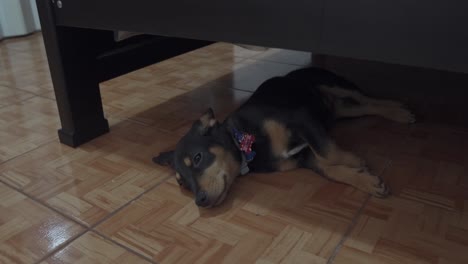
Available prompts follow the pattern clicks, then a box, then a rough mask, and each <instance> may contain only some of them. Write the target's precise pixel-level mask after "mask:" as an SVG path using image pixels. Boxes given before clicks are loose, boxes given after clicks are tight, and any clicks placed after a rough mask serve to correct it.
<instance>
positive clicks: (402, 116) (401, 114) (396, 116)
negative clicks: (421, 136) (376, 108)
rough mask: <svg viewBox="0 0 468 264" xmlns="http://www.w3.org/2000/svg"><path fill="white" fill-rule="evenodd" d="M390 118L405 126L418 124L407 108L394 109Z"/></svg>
mask: <svg viewBox="0 0 468 264" xmlns="http://www.w3.org/2000/svg"><path fill="white" fill-rule="evenodd" d="M388 116H389V117H390V118H391V119H393V120H394V121H396V122H399V123H404V124H412V123H414V122H416V117H415V116H414V114H413V113H411V111H410V110H408V109H406V108H402V107H399V108H393V109H392V110H391V111H390V113H389V114H388Z"/></svg>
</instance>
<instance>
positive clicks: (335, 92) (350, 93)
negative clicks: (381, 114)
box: [319, 86, 403, 107]
mask: <svg viewBox="0 0 468 264" xmlns="http://www.w3.org/2000/svg"><path fill="white" fill-rule="evenodd" d="M319 89H320V91H321V92H323V93H325V94H327V95H331V96H335V97H338V98H343V97H351V98H353V99H354V100H356V101H358V102H360V103H361V104H373V105H375V106H386V107H402V106H403V105H402V104H401V103H400V102H397V101H392V100H381V99H374V98H371V97H368V96H365V95H363V94H361V93H360V92H358V91H354V90H349V89H344V88H340V87H336V86H334V87H329V86H321V87H320V88H319Z"/></svg>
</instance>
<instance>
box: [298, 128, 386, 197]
mask: <svg viewBox="0 0 468 264" xmlns="http://www.w3.org/2000/svg"><path fill="white" fill-rule="evenodd" d="M300 128H301V130H300V131H301V132H302V134H301V135H302V137H303V138H304V140H305V141H306V142H307V143H308V144H309V148H310V150H311V151H310V154H309V156H308V157H306V158H305V161H303V163H302V164H301V167H305V168H310V169H313V170H315V171H316V172H317V173H319V174H321V175H322V176H324V177H327V178H330V179H332V180H335V181H338V182H342V183H346V184H349V185H352V186H354V187H356V188H358V189H360V190H362V191H365V192H368V193H371V194H373V195H375V196H378V197H385V196H387V195H388V193H389V189H388V187H387V186H386V185H385V183H384V182H383V181H382V179H380V178H379V177H377V176H374V175H372V174H371V173H369V171H368V170H367V167H366V166H365V163H364V161H363V160H362V159H361V158H359V157H357V156H356V155H354V154H353V153H351V152H348V151H345V150H343V149H341V148H340V147H338V146H337V145H336V144H335V143H334V141H333V140H332V139H331V138H330V137H329V136H328V134H327V132H326V131H325V129H323V128H322V127H321V126H319V125H318V124H316V123H315V124H314V123H313V122H311V123H304V124H302V126H301V127H300Z"/></svg>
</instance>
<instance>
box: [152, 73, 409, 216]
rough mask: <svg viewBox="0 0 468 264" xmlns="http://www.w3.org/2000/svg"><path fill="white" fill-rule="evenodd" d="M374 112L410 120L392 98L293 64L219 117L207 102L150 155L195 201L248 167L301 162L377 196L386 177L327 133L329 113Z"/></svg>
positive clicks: (222, 191) (213, 196)
mask: <svg viewBox="0 0 468 264" xmlns="http://www.w3.org/2000/svg"><path fill="white" fill-rule="evenodd" d="M365 115H378V116H382V117H384V118H387V119H390V120H393V121H397V122H402V123H412V122H414V121H415V119H414V116H413V115H412V114H411V112H410V111H408V110H407V109H405V108H404V107H403V106H402V104H400V103H398V102H394V101H387V100H378V99H373V98H370V97H368V96H365V95H364V94H363V93H362V92H361V91H360V90H359V88H358V87H357V86H356V85H354V84H353V83H351V82H349V81H347V80H346V79H344V78H342V77H340V76H337V75H336V74H334V73H331V72H329V71H326V70H323V69H319V68H314V67H310V68H304V69H299V70H295V71H293V72H291V73H289V74H287V75H285V76H282V77H274V78H271V79H269V80H267V81H265V82H264V83H263V84H262V85H261V86H260V87H259V88H258V89H257V90H256V92H255V93H254V94H253V95H252V96H251V97H250V98H249V99H248V100H247V101H246V102H245V103H244V104H243V105H242V106H241V107H240V108H238V109H237V110H236V111H235V112H233V113H232V114H231V115H230V116H229V117H228V118H227V119H226V120H225V121H224V122H222V123H219V122H218V121H216V119H215V117H214V114H213V111H212V110H211V109H210V110H208V111H207V112H206V113H205V114H203V115H202V116H201V118H200V119H199V120H197V121H195V122H194V124H193V126H192V127H191V129H190V131H189V132H188V133H187V134H186V135H185V136H184V137H183V138H182V139H181V140H180V141H179V143H178V144H177V146H176V149H175V151H169V152H164V153H161V154H160V155H159V156H157V157H155V158H153V161H154V162H155V163H157V164H162V165H169V166H171V167H172V168H174V169H175V171H176V178H177V181H178V183H179V184H180V185H182V186H183V187H185V188H187V189H189V190H191V191H192V192H193V193H194V195H195V201H196V204H197V205H198V206H201V207H212V206H216V205H219V204H220V203H221V202H222V201H223V200H224V199H225V198H226V195H227V193H228V191H229V189H230V186H231V184H232V183H233V181H234V179H235V178H236V177H237V176H239V175H241V174H246V173H247V172H248V171H252V172H273V171H287V170H292V169H295V168H309V169H312V170H314V171H316V172H317V173H319V174H321V175H323V176H325V177H327V178H330V179H332V180H335V181H338V182H342V183H346V184H349V185H352V186H354V187H356V188H358V189H360V190H363V191H365V192H368V193H371V194H373V195H375V196H377V197H385V196H387V195H388V193H389V189H388V187H387V185H386V184H385V183H384V182H383V181H382V179H380V178H379V177H377V176H374V175H372V174H370V173H369V171H368V169H367V168H366V166H365V163H364V161H363V160H361V159H360V158H359V157H357V156H355V155H354V154H352V153H350V152H347V151H344V150H342V149H340V148H339V147H338V146H337V145H336V144H335V143H334V141H333V139H332V138H330V133H329V132H330V129H331V128H332V126H333V124H334V123H335V121H336V120H337V119H339V118H344V117H359V116H365Z"/></svg>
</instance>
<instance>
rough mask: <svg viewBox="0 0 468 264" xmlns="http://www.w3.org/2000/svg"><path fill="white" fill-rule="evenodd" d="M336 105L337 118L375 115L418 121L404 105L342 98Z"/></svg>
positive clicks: (400, 120)
mask: <svg viewBox="0 0 468 264" xmlns="http://www.w3.org/2000/svg"><path fill="white" fill-rule="evenodd" d="M334 106H335V115H336V117H337V118H342V117H360V116H367V115H375V116H381V117H383V118H386V119H389V120H392V121H395V122H399V123H414V122H415V121H416V119H415V117H414V114H412V113H411V112H410V111H409V110H408V109H405V108H403V107H395V106H383V105H375V104H350V103H347V102H346V101H344V100H342V99H337V100H336V101H335V104H334Z"/></svg>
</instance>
